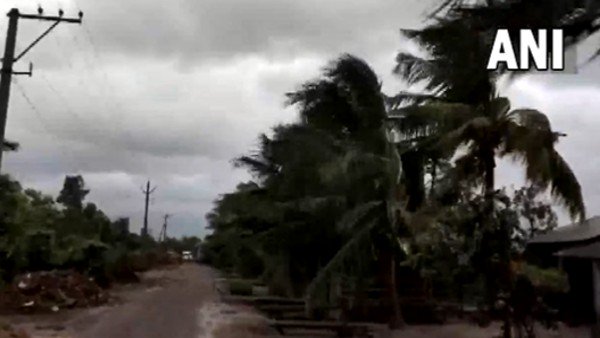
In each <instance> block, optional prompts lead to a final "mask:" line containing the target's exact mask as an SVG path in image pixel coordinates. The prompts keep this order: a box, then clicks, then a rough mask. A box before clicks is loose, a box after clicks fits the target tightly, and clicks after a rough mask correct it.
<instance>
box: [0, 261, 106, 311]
mask: <svg viewBox="0 0 600 338" xmlns="http://www.w3.org/2000/svg"><path fill="white" fill-rule="evenodd" d="M108 298H109V297H108V293H107V292H105V291H104V290H102V288H100V287H99V286H98V284H96V283H95V282H94V281H93V279H91V278H88V277H85V276H84V275H82V274H80V273H78V272H75V271H41V272H33V273H26V274H22V275H18V276H16V277H15V279H14V280H13V283H12V284H11V285H10V286H9V287H8V288H6V289H5V290H3V291H0V307H2V308H4V309H5V310H9V311H10V310H12V311H21V312H38V311H53V312H56V311H59V310H60V309H63V308H74V307H91V306H98V305H101V304H105V303H106V302H108Z"/></svg>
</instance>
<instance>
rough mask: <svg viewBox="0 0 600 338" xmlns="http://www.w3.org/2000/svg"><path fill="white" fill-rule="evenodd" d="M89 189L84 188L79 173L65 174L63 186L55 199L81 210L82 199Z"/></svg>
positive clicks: (83, 182) (68, 206) (66, 205)
mask: <svg viewBox="0 0 600 338" xmlns="http://www.w3.org/2000/svg"><path fill="white" fill-rule="evenodd" d="M89 192H90V191H89V190H87V189H85V181H84V180H83V177H81V176H80V175H77V176H66V177H65V181H64V184H63V188H62V190H61V191H60V193H59V195H58V198H57V199H56V201H57V202H58V203H61V204H63V205H64V206H65V207H67V208H71V209H75V210H81V209H82V208H83V200H84V199H85V196H86V195H87V194H88V193H89Z"/></svg>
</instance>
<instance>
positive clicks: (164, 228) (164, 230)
mask: <svg viewBox="0 0 600 338" xmlns="http://www.w3.org/2000/svg"><path fill="white" fill-rule="evenodd" d="M163 217H164V220H165V221H164V223H163V226H162V230H161V231H160V235H159V236H158V240H159V241H161V242H164V241H166V240H167V220H168V219H169V217H171V215H169V214H165V215H164V216H163Z"/></svg>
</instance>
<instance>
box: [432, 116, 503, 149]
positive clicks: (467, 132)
mask: <svg viewBox="0 0 600 338" xmlns="http://www.w3.org/2000/svg"><path fill="white" fill-rule="evenodd" d="M492 125H493V124H492V121H491V120H490V119H489V118H487V117H483V116H479V117H475V118H473V119H471V120H470V121H469V122H467V123H465V124H464V125H462V126H461V127H459V128H456V129H454V130H453V131H450V132H448V133H447V134H445V135H444V136H443V137H442V138H441V141H440V142H439V147H440V148H441V149H444V151H454V150H455V149H456V148H458V147H459V146H460V145H462V144H466V143H469V142H471V141H475V140H477V139H479V138H480V136H481V135H484V134H486V132H487V130H489V128H490V127H491V126H492Z"/></svg>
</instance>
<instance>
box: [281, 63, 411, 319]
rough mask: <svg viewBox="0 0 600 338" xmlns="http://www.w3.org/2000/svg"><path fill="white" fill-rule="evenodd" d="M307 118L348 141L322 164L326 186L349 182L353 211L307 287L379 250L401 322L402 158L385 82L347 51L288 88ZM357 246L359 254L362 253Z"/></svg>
mask: <svg viewBox="0 0 600 338" xmlns="http://www.w3.org/2000/svg"><path fill="white" fill-rule="evenodd" d="M289 98H290V101H289V102H290V104H292V105H295V106H297V107H298V108H299V112H300V115H301V117H302V120H303V122H304V123H306V124H307V125H309V126H312V127H314V128H317V129H320V130H324V131H327V132H329V133H331V134H332V135H335V137H336V138H338V139H339V140H342V141H343V142H341V144H342V148H343V151H342V153H341V154H340V155H339V156H335V157H333V158H331V161H330V164H329V165H325V166H324V167H323V170H322V178H323V182H324V183H325V184H329V185H334V186H343V187H345V188H344V189H345V191H346V193H347V194H348V195H347V196H348V201H349V203H350V206H351V210H350V211H349V212H348V213H346V215H345V216H343V217H342V218H341V219H340V220H339V222H338V227H339V229H340V230H341V231H342V232H343V233H345V234H346V235H347V236H348V238H349V239H348V240H347V241H346V243H345V245H344V246H343V247H342V248H341V249H340V250H339V251H338V253H337V254H336V255H335V256H334V257H333V258H332V259H331V260H330V261H329V262H328V263H327V264H326V265H325V266H324V267H323V268H322V269H321V270H320V271H319V273H318V275H317V276H316V277H315V279H314V280H313V281H312V282H311V284H310V285H309V287H308V289H307V292H306V294H307V297H308V298H309V300H311V299H312V298H313V297H315V295H316V294H317V293H318V290H319V289H320V287H321V286H324V285H326V284H327V282H328V281H329V280H330V279H329V277H330V276H331V274H332V273H333V272H339V271H340V270H343V268H344V265H348V263H350V262H351V263H352V265H356V263H357V261H359V260H360V258H359V259H358V260H357V257H362V258H363V259H366V258H367V257H369V256H370V255H368V254H367V255H365V251H364V250H367V252H369V251H371V250H372V249H373V248H375V249H377V251H378V253H379V255H378V260H379V261H380V262H381V263H383V264H382V265H383V266H384V268H385V269H386V270H387V271H385V273H384V274H385V275H386V276H387V284H388V289H389V292H390V294H389V295H390V298H389V299H390V300H392V303H393V304H392V305H393V313H394V316H393V318H392V321H391V324H392V326H395V327H397V326H400V325H402V323H403V319H402V315H401V312H400V308H399V303H398V299H397V297H398V295H397V292H396V281H395V265H396V252H398V250H399V247H398V238H399V227H400V225H401V224H402V221H401V219H402V214H401V210H402V209H403V208H402V205H403V203H402V200H401V199H400V198H399V197H398V196H399V195H398V184H399V174H400V157H399V155H398V153H397V151H396V149H395V147H394V146H393V145H392V144H391V143H390V142H389V138H388V136H389V135H388V130H387V126H386V121H385V119H386V104H385V100H384V95H383V94H382V93H381V84H380V82H379V80H378V78H377V76H376V75H375V73H374V72H373V70H372V69H371V68H370V67H369V66H368V65H367V64H366V63H365V62H364V61H363V60H360V59H358V58H356V57H353V56H351V55H344V56H342V57H341V58H339V59H338V60H336V61H335V62H333V63H332V64H331V65H330V66H329V67H328V68H326V69H325V72H324V74H323V76H322V77H321V78H319V79H318V80H316V81H313V82H309V83H307V84H304V85H303V86H302V87H301V88H300V90H298V91H296V92H294V93H291V94H289ZM357 252H360V253H358V254H357Z"/></svg>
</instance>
